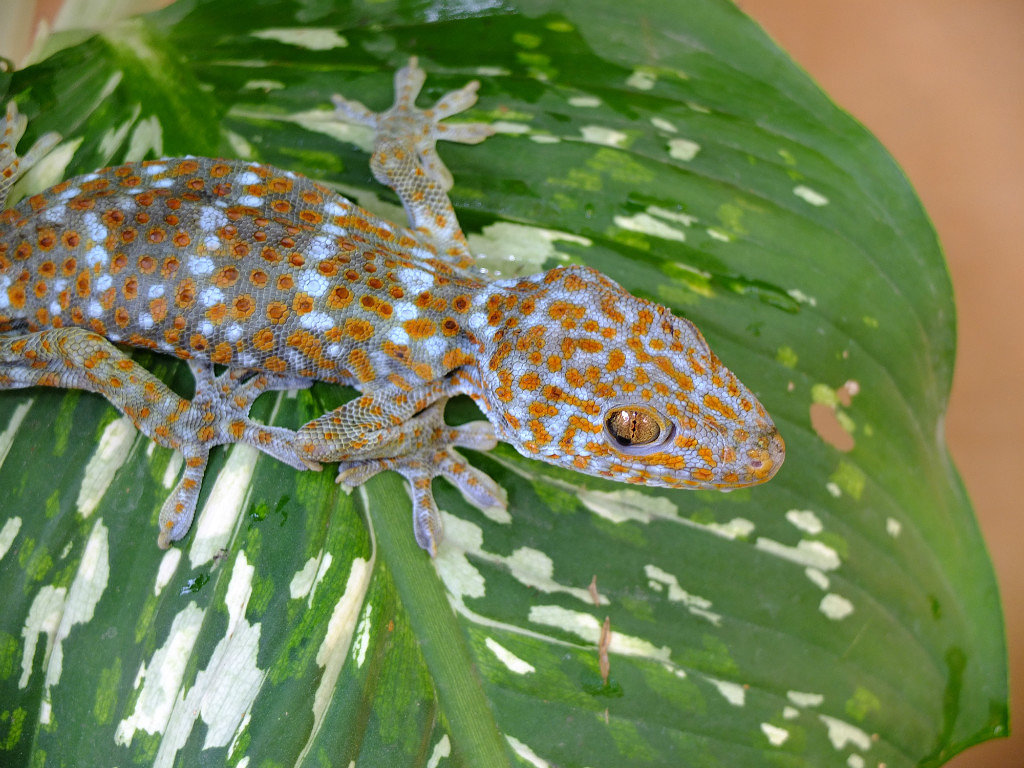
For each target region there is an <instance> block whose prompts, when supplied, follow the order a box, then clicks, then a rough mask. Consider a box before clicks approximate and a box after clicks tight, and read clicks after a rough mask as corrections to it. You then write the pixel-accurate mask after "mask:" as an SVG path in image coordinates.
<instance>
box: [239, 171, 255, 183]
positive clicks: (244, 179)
mask: <svg viewBox="0 0 1024 768" xmlns="http://www.w3.org/2000/svg"><path fill="white" fill-rule="evenodd" d="M235 183H236V184H244V185H245V186H250V185H252V184H259V183H260V177H259V176H257V175H256V174H255V173H253V172H252V171H242V172H241V173H240V174H238V175H237V176H235Z"/></svg>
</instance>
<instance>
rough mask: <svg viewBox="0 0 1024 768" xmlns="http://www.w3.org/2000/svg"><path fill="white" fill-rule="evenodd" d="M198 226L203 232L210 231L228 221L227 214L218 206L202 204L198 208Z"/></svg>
mask: <svg viewBox="0 0 1024 768" xmlns="http://www.w3.org/2000/svg"><path fill="white" fill-rule="evenodd" d="M198 223H199V228H200V229H201V230H203V232H212V231H213V230H215V229H219V228H220V227H223V226H224V225H225V224H227V223H228V217H227V214H226V213H224V211H222V210H220V209H219V208H214V207H212V206H209V205H204V206H203V207H202V208H200V209H199V222H198Z"/></svg>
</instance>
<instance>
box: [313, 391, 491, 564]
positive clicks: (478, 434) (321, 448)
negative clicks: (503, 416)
mask: <svg viewBox="0 0 1024 768" xmlns="http://www.w3.org/2000/svg"><path fill="white" fill-rule="evenodd" d="M461 391H462V387H461V385H460V384H459V383H457V382H451V381H447V380H446V381H443V382H435V383H433V384H428V385H426V386H424V387H421V388H417V389H415V390H412V391H411V392H409V393H403V395H401V396H399V398H400V400H399V401H397V402H396V395H395V393H394V392H391V391H385V392H380V393H372V394H367V395H363V396H362V397H358V398H356V399H355V400H352V401H350V402H349V403H346V404H345V405H343V406H341V408H338V409H337V410H335V411H333V412H331V413H328V414H325V415H324V416H321V417H320V418H318V419H314V420H313V421H311V422H309V424H307V425H305V426H304V427H302V428H300V429H299V435H298V443H299V450H300V452H302V453H304V455H306V456H308V457H309V458H311V459H316V460H319V461H338V462H339V466H338V477H337V482H339V483H343V484H345V485H348V486H357V485H362V484H363V483H364V482H366V481H367V480H369V479H370V478H371V477H373V476H374V475H376V474H378V473H379V472H383V471H385V470H392V471H395V472H398V473H399V474H400V475H402V476H403V477H404V478H405V479H406V480H408V481H409V486H410V496H411V497H412V507H413V531H414V533H415V535H416V542H417V543H418V544H419V545H420V546H421V547H422V548H423V549H425V550H427V551H428V552H429V553H430V554H431V555H432V556H433V555H436V554H437V548H438V546H439V545H440V543H441V538H442V535H443V532H442V528H441V517H440V513H439V512H438V509H437V503H436V502H435V501H434V495H433V491H432V490H431V482H432V480H433V479H434V478H435V477H444V478H445V479H447V480H448V481H449V482H450V483H452V485H454V486H455V487H456V488H458V489H459V491H460V492H461V493H462V494H463V496H465V497H466V499H467V501H469V502H470V503H471V504H473V505H474V506H476V507H477V508H479V509H488V508H492V507H500V508H504V507H505V506H506V498H505V492H504V491H503V490H502V489H501V488H500V487H499V486H498V485H497V483H495V482H494V481H493V480H492V479H491V478H490V477H488V476H487V475H485V474H484V473H483V472H481V471H479V470H478V469H476V468H475V467H473V466H472V465H470V464H469V463H468V462H467V461H466V460H465V459H463V458H462V456H460V455H459V454H458V453H457V452H456V451H455V450H454V449H455V448H457V447H460V448H471V449H473V450H478V451H487V450H490V449H491V448H493V447H494V446H495V445H496V444H497V439H496V438H495V435H494V430H493V428H492V427H491V425H490V423H489V422H486V421H474V422H470V423H469V424H463V425H461V426H458V427H449V426H448V425H447V424H446V423H445V421H444V406H445V404H446V403H447V401H448V398H449V397H450V396H451V395H453V394H456V393H458V392H461Z"/></svg>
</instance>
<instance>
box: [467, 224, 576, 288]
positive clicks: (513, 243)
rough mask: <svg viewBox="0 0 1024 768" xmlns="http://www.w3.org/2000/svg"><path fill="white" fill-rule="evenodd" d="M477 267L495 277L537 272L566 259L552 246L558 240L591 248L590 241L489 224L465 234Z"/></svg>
mask: <svg viewBox="0 0 1024 768" xmlns="http://www.w3.org/2000/svg"><path fill="white" fill-rule="evenodd" d="M467 238H468V240H469V248H470V250H471V251H472V252H473V254H474V255H475V257H476V262H477V264H476V265H477V266H479V267H481V268H482V269H483V271H485V272H489V273H490V274H492V275H494V276H495V277H499V276H501V275H513V276H518V275H527V274H533V273H535V272H540V271H541V270H542V269H544V265H545V264H546V263H547V262H548V260H550V259H559V260H563V261H564V260H567V259H568V258H569V257H568V256H567V255H566V254H564V253H562V252H560V251H559V250H558V249H557V248H556V247H555V244H556V243H558V242H559V241H565V242H568V243H575V244H576V245H582V246H590V245H592V244H593V241H592V240H589V239H588V238H586V237H580V236H579V235H574V234H572V233H570V232H561V231H559V230H557V229H545V228H543V227H530V226H527V225H525V224H514V223H512V222H509V221H499V222H496V223H494V224H488V225H487V226H486V227H484V228H483V230H482V231H481V232H479V233H470V234H469V235H467Z"/></svg>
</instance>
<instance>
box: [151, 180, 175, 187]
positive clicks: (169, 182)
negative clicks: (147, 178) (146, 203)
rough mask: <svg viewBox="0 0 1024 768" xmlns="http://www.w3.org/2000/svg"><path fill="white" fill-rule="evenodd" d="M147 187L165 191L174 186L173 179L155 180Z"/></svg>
mask: <svg viewBox="0 0 1024 768" xmlns="http://www.w3.org/2000/svg"><path fill="white" fill-rule="evenodd" d="M149 186H150V187H152V188H153V189H166V188H167V187H173V186H174V179H157V180H156V181H154V182H153V183H152V184H150V185H149Z"/></svg>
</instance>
